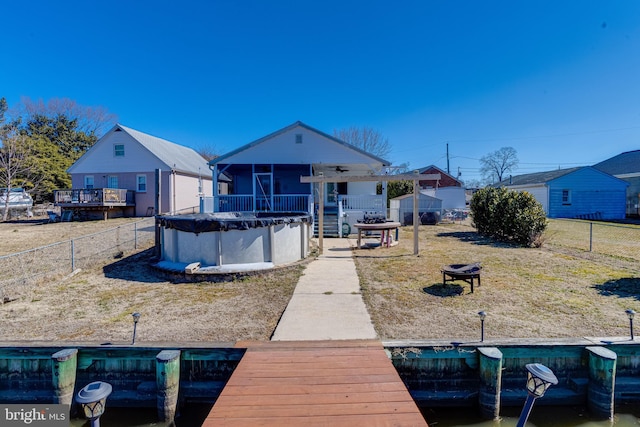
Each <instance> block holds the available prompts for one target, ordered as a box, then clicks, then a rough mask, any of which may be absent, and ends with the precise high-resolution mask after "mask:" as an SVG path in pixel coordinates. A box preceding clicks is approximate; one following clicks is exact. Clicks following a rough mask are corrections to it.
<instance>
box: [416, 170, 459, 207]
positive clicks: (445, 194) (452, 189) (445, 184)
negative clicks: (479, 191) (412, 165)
mask: <svg viewBox="0 0 640 427" xmlns="http://www.w3.org/2000/svg"><path fill="white" fill-rule="evenodd" d="M418 172H419V173H420V174H423V175H424V174H440V179H438V180H421V181H420V188H421V189H422V190H421V192H422V193H423V194H426V195H428V196H431V197H434V198H436V199H440V200H441V201H442V209H465V208H466V207H467V203H466V196H465V189H464V186H463V185H462V181H460V180H458V179H456V178H454V177H453V176H451V175H449V174H448V173H446V172H445V171H443V170H442V169H440V168H439V167H437V166H433V165H431V166H427V167H426V168H422V169H418Z"/></svg>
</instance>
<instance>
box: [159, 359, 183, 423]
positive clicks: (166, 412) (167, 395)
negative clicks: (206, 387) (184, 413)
mask: <svg viewBox="0 0 640 427" xmlns="http://www.w3.org/2000/svg"><path fill="white" fill-rule="evenodd" d="M156 386H157V388H158V391H157V409H158V419H159V420H160V421H162V422H167V423H173V421H174V418H175V416H176V409H177V406H178V391H179V390H180V350H162V351H161V352H160V353H158V355H157V356H156Z"/></svg>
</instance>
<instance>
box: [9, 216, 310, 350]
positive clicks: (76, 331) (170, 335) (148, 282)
mask: <svg viewBox="0 0 640 427" xmlns="http://www.w3.org/2000/svg"><path fill="white" fill-rule="evenodd" d="M138 220H139V219H138ZM130 221H132V219H112V220H108V221H106V222H105V221H91V222H71V223H54V224H36V223H28V222H20V223H18V222H16V223H0V241H2V242H3V245H2V249H3V252H11V251H14V252H15V251H23V250H27V249H32V248H33V247H36V246H39V245H42V244H48V243H53V242H56V241H60V240H64V239H70V238H75V237H79V236H81V235H85V234H89V233H95V232H97V231H101V230H104V229H108V228H113V227H116V226H118V225H122V224H123V223H126V222H130ZM5 236H9V237H10V238H11V239H10V240H9V238H7V239H6V240H5ZM7 241H11V243H10V245H9V244H6V245H5V243H4V242H7ZM8 247H10V248H12V249H11V250H7V248H8ZM151 256H152V254H151V250H146V251H145V250H143V251H141V252H139V253H137V254H126V255H125V257H124V258H123V259H119V260H113V259H112V260H111V261H107V262H104V263H102V264H100V265H95V266H94V267H93V268H91V269H88V270H87V269H85V270H83V271H81V272H80V273H79V274H76V275H74V276H72V277H66V278H52V279H51V280H49V281H44V283H40V284H39V285H38V286H37V287H34V288H33V289H31V290H30V292H28V294H27V296H26V297H23V298H20V299H17V300H15V301H12V302H9V303H6V304H0V322H1V323H2V338H0V339H1V340H3V341H13V340H44V341H57V340H79V341H92V342H114V343H126V342H127V341H128V340H130V339H131V332H132V325H133V322H132V317H131V313H133V312H136V311H137V312H140V313H141V314H142V317H141V320H140V323H139V325H138V338H137V340H140V341H180V342H188V341H231V342H233V341H236V340H244V339H246V340H268V339H269V338H270V336H271V334H272V333H273V331H274V329H275V326H276V324H277V322H278V320H279V319H280V316H281V314H282V312H283V311H284V309H285V308H286V306H287V303H288V302H289V299H290V297H291V294H292V293H293V289H294V288H295V285H296V283H297V281H298V278H299V276H300V274H301V272H302V269H303V268H304V267H303V266H297V267H292V268H288V269H280V270H277V271H273V272H270V273H265V274H262V275H256V276H251V277H247V278H244V279H239V280H235V281H232V282H226V283H212V282H203V283H173V282H172V281H171V280H167V279H166V278H165V277H164V276H163V275H161V274H159V273H158V272H157V271H155V270H153V269H152V268H151V267H150V261H151Z"/></svg>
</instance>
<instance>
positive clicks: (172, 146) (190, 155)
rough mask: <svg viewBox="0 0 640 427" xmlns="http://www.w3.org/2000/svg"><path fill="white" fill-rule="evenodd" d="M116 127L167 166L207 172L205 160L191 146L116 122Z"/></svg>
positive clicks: (193, 171)
mask: <svg viewBox="0 0 640 427" xmlns="http://www.w3.org/2000/svg"><path fill="white" fill-rule="evenodd" d="M117 127H119V128H120V129H122V130H123V131H124V132H126V133H128V134H129V135H130V136H131V137H132V138H134V139H135V140H136V141H138V142H139V143H140V144H142V145H143V146H144V147H145V148H146V149H147V150H149V151H150V152H151V153H152V154H153V155H155V156H156V157H157V158H158V159H160V160H161V161H162V162H163V163H165V164H166V165H167V166H168V167H170V168H173V169H175V170H176V171H179V172H186V173H190V174H196V175H199V174H205V175H206V174H208V173H209V167H208V165H207V161H206V160H205V159H204V157H202V156H201V155H200V154H198V153H196V152H195V150H193V149H192V148H189V147H185V146H184V145H180V144H176V143H175V142H171V141H167V140H166V139H162V138H158V137H155V136H151V135H148V134H146V133H143V132H140V131H137V130H135V129H131V128H128V127H126V126H122V125H121V124H118V125H117Z"/></svg>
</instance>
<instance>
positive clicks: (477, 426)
mask: <svg viewBox="0 0 640 427" xmlns="http://www.w3.org/2000/svg"><path fill="white" fill-rule="evenodd" d="M212 406H213V405H212V404H189V405H187V406H186V407H185V408H184V409H183V411H182V414H181V416H180V417H178V418H176V427H200V426H201V425H202V423H203V422H204V420H205V418H206V417H207V415H208V414H209V412H210V411H211V408H212ZM521 409H522V408H516V407H509V408H503V409H502V411H501V412H502V418H501V419H500V420H497V421H480V420H479V417H478V410H477V409H476V408H435V409H433V408H428V409H425V410H424V411H423V414H424V417H425V419H426V420H427V423H429V426H430V427H460V426H465V427H513V426H515V425H516V423H517V422H518V417H519V416H520V411H521ZM156 419H157V418H156V410H155V408H109V407H108V404H107V411H106V412H105V414H104V415H103V416H102V417H101V418H100V425H101V427H165V426H167V425H166V424H165V423H159V422H157V421H156ZM89 425H90V423H89V421H88V420H84V419H73V420H71V427H89ZM611 426H615V427H632V426H633V427H638V426H640V402H639V403H638V404H637V405H632V406H627V407H623V408H619V409H618V413H617V414H616V417H615V419H614V420H613V423H612V422H610V421H608V420H605V421H602V420H593V419H591V418H590V417H589V413H588V411H587V410H586V409H585V408H583V407H577V406H576V407H557V406H539V407H536V406H535V405H534V407H533V410H532V411H531V416H530V417H529V422H528V423H527V427H611Z"/></svg>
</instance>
